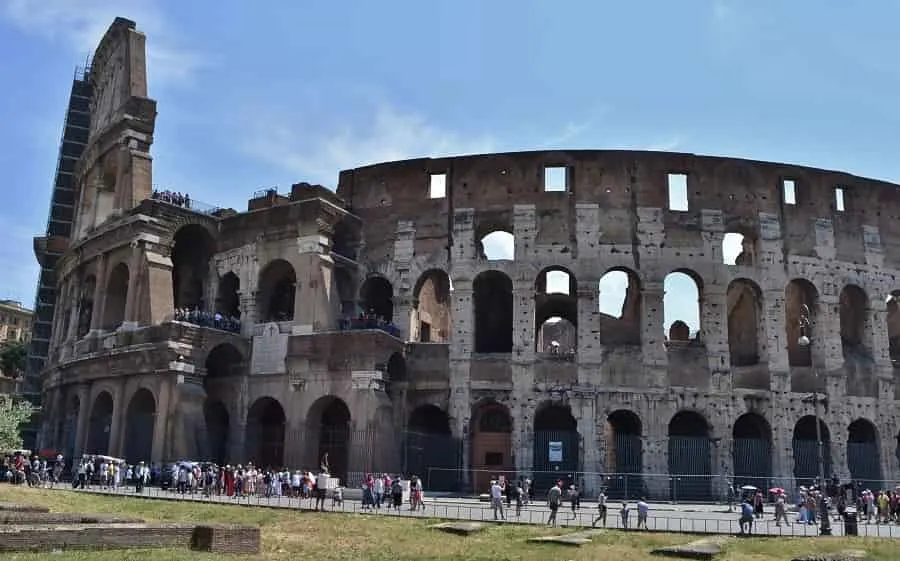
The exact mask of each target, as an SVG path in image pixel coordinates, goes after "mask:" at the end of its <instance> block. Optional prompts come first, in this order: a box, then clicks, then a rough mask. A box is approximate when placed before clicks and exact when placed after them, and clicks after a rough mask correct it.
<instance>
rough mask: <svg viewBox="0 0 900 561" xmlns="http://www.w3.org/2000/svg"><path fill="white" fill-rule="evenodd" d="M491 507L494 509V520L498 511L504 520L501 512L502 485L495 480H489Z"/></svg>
mask: <svg viewBox="0 0 900 561" xmlns="http://www.w3.org/2000/svg"><path fill="white" fill-rule="evenodd" d="M491 507H492V508H493V510H494V520H497V519H498V518H497V512H498V511H499V512H500V518H502V519H503V520H506V516H505V515H504V514H503V487H501V486H500V483H498V482H497V481H491Z"/></svg>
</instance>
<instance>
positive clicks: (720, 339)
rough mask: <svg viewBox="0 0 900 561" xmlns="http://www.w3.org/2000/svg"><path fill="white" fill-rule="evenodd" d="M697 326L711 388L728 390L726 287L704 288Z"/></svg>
mask: <svg viewBox="0 0 900 561" xmlns="http://www.w3.org/2000/svg"><path fill="white" fill-rule="evenodd" d="M748 327H749V326H748ZM754 327H755V326H754ZM700 329H701V330H702V335H701V337H702V340H703V344H704V346H705V347H706V356H707V360H708V361H709V373H710V376H712V379H711V380H710V382H711V383H710V388H711V389H712V390H713V391H719V392H730V391H731V388H732V379H731V374H730V372H731V353H730V352H729V349H728V299H727V296H726V287H725V286H722V285H718V284H710V285H709V286H707V287H704V289H703V300H702V302H701V308H700ZM729 463H730V462H729Z"/></svg>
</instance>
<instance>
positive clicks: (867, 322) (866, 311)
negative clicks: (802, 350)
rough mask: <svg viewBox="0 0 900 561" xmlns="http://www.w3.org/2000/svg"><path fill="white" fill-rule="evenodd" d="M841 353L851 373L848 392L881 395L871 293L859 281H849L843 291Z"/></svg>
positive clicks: (841, 296)
mask: <svg viewBox="0 0 900 561" xmlns="http://www.w3.org/2000/svg"><path fill="white" fill-rule="evenodd" d="M839 302H840V325H841V353H842V355H843V357H844V370H845V372H846V374H847V394H848V395H852V396H862V397H877V395H878V382H877V380H876V378H875V357H874V356H873V355H872V351H871V347H870V344H871V340H870V338H869V334H870V333H871V332H872V331H874V326H872V325H871V311H870V306H869V297H868V295H867V294H866V293H865V291H864V290H863V289H862V288H860V287H858V286H856V285H847V286H845V287H844V288H843V289H842V290H841V294H840V299H839Z"/></svg>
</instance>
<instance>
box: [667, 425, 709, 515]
mask: <svg viewBox="0 0 900 561" xmlns="http://www.w3.org/2000/svg"><path fill="white" fill-rule="evenodd" d="M669 477H670V487H669V491H670V493H671V497H672V500H673V501H708V500H710V499H711V498H712V453H711V449H710V430H709V423H708V422H707V421H706V419H705V418H704V417H703V416H702V415H700V414H699V413H697V412H694V411H679V412H678V413H676V414H675V416H674V417H672V420H671V421H669Z"/></svg>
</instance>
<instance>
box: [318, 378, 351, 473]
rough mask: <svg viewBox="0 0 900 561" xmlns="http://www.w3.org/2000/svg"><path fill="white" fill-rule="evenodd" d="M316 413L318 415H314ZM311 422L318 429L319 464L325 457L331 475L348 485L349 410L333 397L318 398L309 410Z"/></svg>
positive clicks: (344, 404) (341, 401)
mask: <svg viewBox="0 0 900 561" xmlns="http://www.w3.org/2000/svg"><path fill="white" fill-rule="evenodd" d="M317 413H318V415H316V414H317ZM310 415H311V416H312V417H311V420H312V421H313V422H317V423H318V428H319V448H318V458H317V459H318V460H319V464H321V463H322V461H323V460H324V459H325V457H326V455H327V459H328V466H329V469H330V471H331V474H332V475H334V476H335V477H338V478H340V480H341V482H342V483H343V484H348V483H349V480H348V475H349V469H350V446H351V444H352V443H351V441H350V423H351V420H352V419H351V416H350V408H348V407H347V404H346V403H344V401H343V400H342V399H339V398H337V397H334V396H327V397H323V398H320V399H319V400H318V401H316V403H315V404H313V407H312V408H311V409H310Z"/></svg>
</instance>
